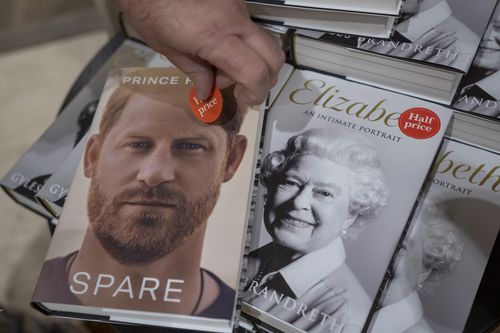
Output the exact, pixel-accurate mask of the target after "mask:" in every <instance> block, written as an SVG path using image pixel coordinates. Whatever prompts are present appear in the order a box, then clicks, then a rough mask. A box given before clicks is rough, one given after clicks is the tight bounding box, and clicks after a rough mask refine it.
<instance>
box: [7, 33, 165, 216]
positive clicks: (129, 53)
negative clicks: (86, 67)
mask: <svg viewBox="0 0 500 333" xmlns="http://www.w3.org/2000/svg"><path fill="white" fill-rule="evenodd" d="M148 65H149V66H151V65H155V66H170V65H171V64H170V62H169V61H168V60H166V59H163V58H161V57H160V56H159V55H157V54H156V53H155V52H154V51H153V50H151V49H150V48H149V47H147V46H145V45H142V44H140V43H137V42H133V41H130V40H125V41H124V42H123V44H122V45H120V47H118V49H117V50H116V52H115V53H114V54H113V55H112V56H111V57H110V58H109V60H108V61H107V62H106V63H105V64H104V65H103V66H102V67H101V69H100V70H99V71H98V72H97V73H96V74H95V75H94V77H93V78H92V79H91V80H90V81H89V83H88V84H86V85H85V86H84V87H83V88H82V90H81V91H80V92H79V93H78V94H77V95H76V96H75V97H74V98H73V100H71V101H70V102H69V103H68V104H67V106H66V107H65V108H64V109H63V111H62V112H61V114H60V115H59V116H58V117H57V118H56V119H55V120H54V122H53V123H52V124H51V125H50V126H49V127H48V128H47V130H45V132H44V133H43V134H42V135H41V136H40V137H39V138H38V139H37V141H36V142H35V143H34V144H33V145H32V146H31V147H30V148H29V149H28V150H27V151H26V152H25V153H24V154H23V155H22V156H21V158H19V160H18V161H17V162H16V164H15V165H14V166H13V167H12V168H11V169H10V170H9V172H7V174H6V175H5V176H4V177H3V178H2V179H1V180H0V186H1V187H2V188H3V189H4V190H5V191H6V192H7V194H8V195H9V196H11V197H12V198H13V199H14V200H15V201H16V202H18V203H19V204H21V205H23V206H25V207H27V208H29V209H30V210H32V211H34V212H35V213H38V214H40V215H42V216H46V217H50V216H51V215H50V214H49V213H48V212H47V211H46V210H45V209H44V208H43V207H41V206H40V205H39V204H38V202H37V201H36V199H35V195H36V194H37V193H38V191H39V190H40V189H41V188H42V186H43V185H44V184H45V182H46V180H47V179H48V178H49V177H50V176H51V175H52V173H53V172H54V171H55V170H57V168H58V167H59V165H60V164H61V163H62V162H63V161H64V160H65V158H66V157H67V156H68V154H69V153H70V152H71V151H72V150H73V148H74V147H75V146H76V145H77V144H78V142H79V141H80V139H81V138H82V137H83V136H84V134H85V133H86V131H87V129H88V127H89V125H90V123H91V121H92V117H93V115H94V113H95V110H96V106H97V103H98V100H99V95H100V93H101V91H102V88H103V86H104V83H105V81H106V77H107V73H108V72H109V70H111V69H113V68H117V67H123V66H148Z"/></svg>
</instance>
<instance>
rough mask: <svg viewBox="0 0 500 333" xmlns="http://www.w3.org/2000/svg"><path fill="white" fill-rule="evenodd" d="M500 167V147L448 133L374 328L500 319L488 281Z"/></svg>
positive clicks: (463, 325)
mask: <svg viewBox="0 0 500 333" xmlns="http://www.w3.org/2000/svg"><path fill="white" fill-rule="evenodd" d="M499 168H500V154H499V153H498V152H496V151H491V150H489V149H485V148H483V147H481V146H477V145H473V144H470V143H467V142H464V141H460V140H456V139H451V138H450V139H448V138H445V139H444V141H443V145H442V148H441V150H440V153H439V154H438V157H437V159H436V161H435V163H434V166H433V172H432V174H431V175H430V181H429V182H428V187H427V189H426V192H425V194H424V196H423V198H422V200H421V201H420V203H419V207H418V208H417V212H416V214H415V216H414V218H413V221H412V223H411V225H410V228H409V230H408V231H407V232H406V237H405V238H404V240H403V241H402V243H401V245H400V247H401V248H400V250H399V252H398V253H397V256H396V258H395V262H394V264H393V265H392V266H391V268H390V274H389V276H390V279H389V280H388V283H387V285H386V288H385V291H384V296H383V297H382V299H381V301H380V304H379V306H378V310H377V311H376V312H375V315H374V318H375V319H374V320H373V322H372V327H371V330H370V331H369V332H370V333H397V332H427V333H433V332H439V333H460V332H485V331H487V329H488V328H491V325H492V324H494V323H495V322H496V321H498V320H499V318H500V313H499V310H500V304H499V303H500V300H499V297H498V296H499V295H498V284H495V283H493V284H492V283H491V281H490V282H488V281H487V279H488V278H489V279H490V280H491V278H492V277H491V276H490V277H488V276H486V275H484V277H485V279H484V280H485V281H484V282H482V280H483V274H485V270H486V267H487V264H488V261H489V258H490V254H491V253H492V250H493V248H494V244H495V241H496V239H497V237H498V231H499V230H500V220H499V218H498V216H499V215H500V204H499V203H500V181H499V177H500V170H499ZM496 252H497V253H498V249H497V251H496ZM497 257H498V254H497ZM495 264H496V266H497V267H498V262H496V263H494V262H492V263H491V264H490V265H493V266H495ZM489 274H493V276H496V277H498V269H496V273H495V268H494V267H492V268H490V271H489ZM480 283H482V284H483V288H488V287H489V290H483V292H482V293H481V294H480V293H478V289H479V287H480ZM497 283H498V280H497ZM488 294H489V295H488ZM474 303H475V306H476V311H475V313H472V312H471V309H472V308H473V304H474ZM477 307H479V309H478V308H477ZM480 312H483V313H480Z"/></svg>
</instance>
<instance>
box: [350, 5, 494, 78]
mask: <svg viewBox="0 0 500 333" xmlns="http://www.w3.org/2000/svg"><path fill="white" fill-rule="evenodd" d="M494 5H495V1H491V0H482V1H481V4H480V6H478V5H477V4H476V3H475V2H470V1H467V0H408V1H404V2H403V3H402V7H401V13H402V16H401V18H400V20H399V22H398V23H397V24H396V27H395V34H394V36H393V38H392V39H391V42H388V41H385V42H383V41H382V42H380V40H373V39H366V38H360V39H359V41H358V47H359V48H361V49H364V50H369V51H372V52H375V53H379V54H387V55H390V56H394V57H401V58H408V59H412V60H417V61H426V62H430V63H434V64H437V65H443V66H449V67H453V68H455V69H458V70H461V71H467V69H468V68H469V66H470V64H471V62H472V59H473V57H474V54H475V53H476V49H477V47H478V45H479V42H480V39H481V36H482V35H483V33H484V29H485V28H486V22H487V21H488V19H489V17H490V15H491V13H492V11H493V7H494ZM471 13H473V15H471Z"/></svg>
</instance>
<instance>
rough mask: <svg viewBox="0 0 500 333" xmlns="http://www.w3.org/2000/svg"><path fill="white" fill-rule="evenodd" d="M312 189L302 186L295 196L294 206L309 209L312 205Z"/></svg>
mask: <svg viewBox="0 0 500 333" xmlns="http://www.w3.org/2000/svg"><path fill="white" fill-rule="evenodd" d="M311 195H312V192H311V190H310V189H309V188H308V187H307V186H304V187H302V188H300V189H299V190H298V191H297V193H295V196H294V197H293V200H292V202H293V206H294V208H295V209H309V208H310V207H311Z"/></svg>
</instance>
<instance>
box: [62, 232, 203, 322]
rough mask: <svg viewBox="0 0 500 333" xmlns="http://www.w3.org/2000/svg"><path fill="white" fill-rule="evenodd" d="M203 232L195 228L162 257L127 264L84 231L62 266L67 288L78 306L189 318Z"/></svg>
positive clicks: (195, 297) (197, 289)
mask: <svg viewBox="0 0 500 333" xmlns="http://www.w3.org/2000/svg"><path fill="white" fill-rule="evenodd" d="M204 233H205V228H203V227H202V228H199V229H198V230H197V231H195V232H194V234H193V235H191V236H190V237H189V238H188V239H186V240H184V241H183V242H182V243H181V244H180V245H179V246H178V247H177V248H176V249H174V250H173V251H171V252H170V253H169V254H167V255H166V256H164V257H162V258H160V259H158V260H156V261H153V262H151V263H146V264H141V265H133V264H123V263H120V262H118V261H116V260H115V259H114V258H113V257H112V256H111V255H110V254H109V253H108V252H107V251H106V250H105V249H104V248H103V247H102V245H101V243H100V242H99V240H98V239H97V238H96V237H95V235H94V233H93V232H92V231H91V230H90V229H89V230H87V233H86V235H85V238H84V241H83V244H82V246H81V249H80V251H79V252H78V254H77V256H76V257H75V259H74V261H73V262H72V263H71V267H68V268H67V272H68V282H69V285H70V290H71V292H73V293H74V294H75V296H76V297H77V298H78V299H79V300H80V302H81V303H82V304H84V305H91V306H94V305H95V306H105V307H117V308H124V307H125V308H130V309H137V310H139V309H140V310H145V311H162V312H174V313H181V314H191V313H192V312H193V311H194V310H195V307H196V304H197V303H198V302H199V301H200V297H199V296H200V295H201V293H202V290H201V280H202V277H201V272H200V260H201V251H202V247H203V236H204ZM84 284H85V285H84ZM84 286H87V290H85V287H84ZM71 288H72V289H71ZM84 290H85V292H83V291H84Z"/></svg>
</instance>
